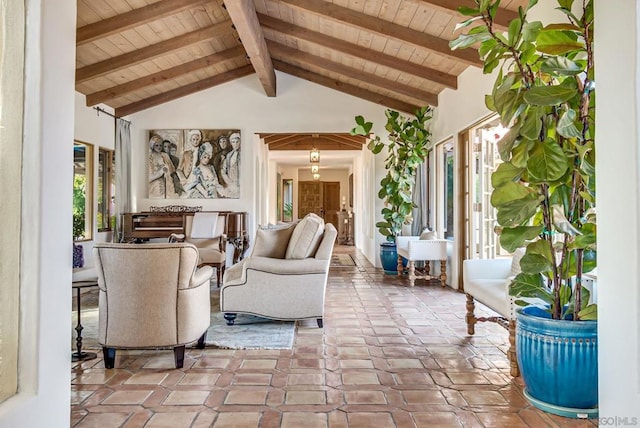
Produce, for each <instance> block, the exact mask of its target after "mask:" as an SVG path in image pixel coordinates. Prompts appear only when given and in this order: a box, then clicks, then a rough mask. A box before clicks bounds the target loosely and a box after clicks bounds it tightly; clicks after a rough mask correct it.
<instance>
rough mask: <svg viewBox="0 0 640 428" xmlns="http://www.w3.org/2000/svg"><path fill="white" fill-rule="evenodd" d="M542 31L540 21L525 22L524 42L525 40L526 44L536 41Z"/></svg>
mask: <svg viewBox="0 0 640 428" xmlns="http://www.w3.org/2000/svg"><path fill="white" fill-rule="evenodd" d="M541 29H542V23H541V22H539V21H536V22H525V24H524V25H523V26H522V40H524V41H525V42H533V41H535V40H536V38H537V37H538V34H539V33H540V30H541Z"/></svg>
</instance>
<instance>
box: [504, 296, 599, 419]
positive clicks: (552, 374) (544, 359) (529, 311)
mask: <svg viewBox="0 0 640 428" xmlns="http://www.w3.org/2000/svg"><path fill="white" fill-rule="evenodd" d="M597 336H598V323H597V321H564V320H553V319H551V318H550V315H549V313H548V312H546V311H544V310H542V309H541V308H538V307H535V306H529V307H526V308H523V309H521V310H519V311H518V313H517V324H516V352H517V356H518V364H519V365H520V372H521V373H522V380H523V381H524V384H525V388H526V389H525V396H526V397H527V399H528V400H529V401H530V402H531V404H533V405H534V406H535V407H538V408H539V409H542V410H544V411H547V412H550V413H554V414H557V415H561V416H565V417H573V418H595V417H597V416H598V340H597V339H598V338H597Z"/></svg>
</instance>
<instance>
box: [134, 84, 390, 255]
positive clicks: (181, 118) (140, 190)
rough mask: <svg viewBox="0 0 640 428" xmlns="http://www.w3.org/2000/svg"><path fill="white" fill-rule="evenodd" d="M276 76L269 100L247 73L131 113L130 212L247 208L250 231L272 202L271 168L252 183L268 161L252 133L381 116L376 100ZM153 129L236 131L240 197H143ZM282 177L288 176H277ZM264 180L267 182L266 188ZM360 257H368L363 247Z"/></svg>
mask: <svg viewBox="0 0 640 428" xmlns="http://www.w3.org/2000/svg"><path fill="white" fill-rule="evenodd" d="M276 76H277V84H278V91H277V92H278V95H277V97H274V98H269V97H267V96H266V95H265V94H264V92H263V90H262V86H261V85H260V82H259V81H258V78H257V77H256V76H255V75H252V76H248V77H245V78H242V79H238V80H235V81H233V82H230V83H227V84H224V85H220V86H217V87H214V88H211V89H208V90H205V91H201V92H198V93H196V94H193V95H189V96H186V97H184V98H180V99H178V100H174V101H172V102H169V103H166V104H162V105H160V106H157V107H153V108H150V109H147V110H145V111H142V112H139V113H135V114H133V115H131V116H130V119H131V122H132V125H131V139H132V146H133V154H132V165H133V176H132V180H133V198H134V210H137V211H141V210H146V209H148V208H149V206H151V205H168V204H174V203H176V204H189V203H190V204H194V205H196V204H197V205H202V206H203V207H204V208H205V209H210V210H231V211H247V212H249V224H250V225H251V228H252V230H251V235H253V232H254V230H255V226H256V225H257V223H259V222H267V221H269V216H270V215H271V214H270V212H272V211H273V210H271V209H270V210H269V213H267V211H266V210H267V209H268V207H269V206H270V205H271V204H272V203H273V202H271V201H275V195H274V194H275V190H276V189H275V186H273V183H275V178H274V177H275V174H276V172H277V171H275V169H273V170H270V171H268V178H267V175H264V176H262V177H260V180H258V181H256V174H258V173H260V171H261V170H262V173H263V174H265V173H267V171H266V170H267V169H268V164H267V162H266V161H265V159H264V155H265V153H266V152H265V151H264V147H263V145H262V146H258V144H262V143H260V142H259V141H258V140H254V138H253V135H254V134H255V133H271V132H349V130H351V128H353V126H354V124H355V122H354V117H355V116H357V115H364V116H365V117H367V118H368V119H369V120H374V121H377V122H380V121H382V120H383V119H384V110H385V109H384V107H382V106H379V105H377V104H373V103H370V102H368V101H363V100H361V99H358V98H355V97H352V96H349V95H345V94H343V93H340V92H337V91H334V90H331V89H328V88H325V87H323V86H319V85H316V84H313V83H310V82H308V81H305V80H302V79H299V78H296V77H293V76H290V75H287V74H284V73H280V72H277V73H276ZM382 125H384V123H383V124H382ZM154 128H159V129H162V128H177V129H182V128H206V129H216V128H225V129H229V128H237V129H240V131H241V134H242V146H241V151H242V161H241V168H242V171H241V181H242V183H241V194H240V199H214V200H185V199H181V200H160V199H148V198H147V193H146V192H147V188H146V182H147V180H146V176H147V171H146V166H147V163H146V159H147V154H148V144H147V135H146V132H147V131H148V130H149V129H154ZM383 130H384V129H383ZM256 160H258V162H256ZM380 162H382V161H380ZM283 178H289V177H285V176H284V175H283ZM268 183H271V184H272V185H271V186H267V184H268ZM295 197H296V195H294V200H295ZM263 201H264V202H263ZM376 211H377V212H378V211H379V210H376ZM369 212H370V211H369ZM257 216H260V217H261V218H257ZM365 255H366V256H367V257H369V258H370V259H372V260H373V258H374V256H373V255H372V254H370V253H368V252H367V251H365Z"/></svg>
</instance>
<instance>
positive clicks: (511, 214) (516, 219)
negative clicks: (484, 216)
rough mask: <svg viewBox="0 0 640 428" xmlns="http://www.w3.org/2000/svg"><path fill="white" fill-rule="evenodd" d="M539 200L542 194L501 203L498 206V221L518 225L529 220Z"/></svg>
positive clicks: (501, 223) (503, 223)
mask: <svg viewBox="0 0 640 428" xmlns="http://www.w3.org/2000/svg"><path fill="white" fill-rule="evenodd" d="M494 194H495V192H494ZM492 196H493V195H492ZM541 200H542V196H538V195H536V194H532V195H529V196H527V197H525V198H522V199H517V200H513V201H510V202H507V203H505V204H503V205H502V206H500V207H498V214H497V220H498V223H499V224H500V225H502V226H518V225H521V224H523V223H525V222H527V221H529V220H530V219H531V217H533V216H534V215H535V213H536V211H537V210H538V207H539V206H540V201H541Z"/></svg>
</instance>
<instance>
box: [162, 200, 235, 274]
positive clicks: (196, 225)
mask: <svg viewBox="0 0 640 428" xmlns="http://www.w3.org/2000/svg"><path fill="white" fill-rule="evenodd" d="M225 221H226V216H225V215H224V213H217V212H197V213H195V214H194V215H186V216H184V222H185V224H184V231H185V233H184V235H182V234H172V235H171V236H170V237H169V242H188V243H191V244H193V245H195V246H196V248H197V249H198V254H199V255H200V258H199V260H198V266H203V265H206V266H211V267H214V268H215V269H216V282H217V285H218V287H220V283H221V281H222V276H223V275H224V269H225V264H226V252H225V250H226V245H227V240H226V236H225V235H224V230H225Z"/></svg>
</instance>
